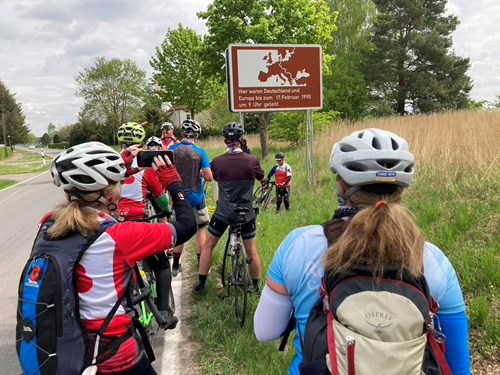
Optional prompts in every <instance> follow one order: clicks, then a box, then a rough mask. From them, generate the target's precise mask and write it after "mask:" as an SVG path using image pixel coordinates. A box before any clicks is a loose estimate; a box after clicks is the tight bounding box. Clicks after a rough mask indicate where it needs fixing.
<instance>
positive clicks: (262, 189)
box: [253, 181, 276, 210]
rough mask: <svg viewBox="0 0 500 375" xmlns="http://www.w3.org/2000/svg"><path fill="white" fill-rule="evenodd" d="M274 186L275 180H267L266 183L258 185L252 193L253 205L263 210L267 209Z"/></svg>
mask: <svg viewBox="0 0 500 375" xmlns="http://www.w3.org/2000/svg"><path fill="white" fill-rule="evenodd" d="M275 186H276V181H269V182H268V183H267V184H266V185H261V186H259V187H258V188H257V190H255V193H254V195H253V199H254V204H255V206H257V207H262V209H264V210H265V209H267V208H268V207H269V204H270V203H271V199H272V194H273V191H274V187H275Z"/></svg>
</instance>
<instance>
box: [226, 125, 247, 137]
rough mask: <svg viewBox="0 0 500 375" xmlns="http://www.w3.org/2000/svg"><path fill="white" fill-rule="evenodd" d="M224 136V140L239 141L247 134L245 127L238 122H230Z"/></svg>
mask: <svg viewBox="0 0 500 375" xmlns="http://www.w3.org/2000/svg"><path fill="white" fill-rule="evenodd" d="M223 134H224V138H226V139H228V140H231V141H238V140H240V139H241V137H243V135H244V134H245V129H243V126H242V125H241V124H240V123H238V122H230V123H228V124H226V125H224V130H223Z"/></svg>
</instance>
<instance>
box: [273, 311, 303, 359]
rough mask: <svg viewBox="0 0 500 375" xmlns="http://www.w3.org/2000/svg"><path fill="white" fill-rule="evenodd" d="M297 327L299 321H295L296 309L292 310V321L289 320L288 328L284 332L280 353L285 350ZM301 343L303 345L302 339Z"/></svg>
mask: <svg viewBox="0 0 500 375" xmlns="http://www.w3.org/2000/svg"><path fill="white" fill-rule="evenodd" d="M296 326H297V319H295V309H292V313H291V315H290V319H289V320H288V323H287V325H286V328H285V330H284V331H283V334H282V335H281V336H282V339H281V343H280V346H279V348H278V350H279V351H280V352H282V351H284V350H285V346H286V344H287V342H288V338H289V337H290V333H291V332H292V331H293V330H294V329H295V327H296ZM299 335H300V331H299ZM300 342H301V343H302V338H301V340H300Z"/></svg>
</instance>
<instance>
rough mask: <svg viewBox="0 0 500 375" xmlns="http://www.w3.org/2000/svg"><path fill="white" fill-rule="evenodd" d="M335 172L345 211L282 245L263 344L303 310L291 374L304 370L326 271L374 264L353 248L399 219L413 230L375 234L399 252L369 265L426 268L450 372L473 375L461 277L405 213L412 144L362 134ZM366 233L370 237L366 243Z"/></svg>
mask: <svg viewBox="0 0 500 375" xmlns="http://www.w3.org/2000/svg"><path fill="white" fill-rule="evenodd" d="M330 169H331V170H332V172H333V173H334V174H335V175H336V177H337V185H338V199H339V204H340V207H339V208H338V209H337V210H336V212H335V214H334V216H333V219H332V220H331V221H329V222H327V223H325V224H324V225H323V226H322V225H311V226H306V227H302V228H298V229H295V230H294V231H292V232H291V233H289V234H288V236H287V237H286V238H285V240H284V241H283V242H282V243H281V245H280V247H279V249H278V251H277V253H276V255H275V257H274V259H273V262H272V264H271V267H270V269H269V274H268V278H267V284H266V286H265V288H264V290H263V292H262V295H261V298H260V301H259V305H258V307H257V310H256V312H255V317H254V330H255V335H256V337H257V339H258V340H259V341H273V340H276V339H278V338H279V337H280V336H281V334H282V333H283V332H284V330H285V327H286V326H287V323H288V321H289V317H290V314H291V313H292V311H293V309H295V310H294V316H295V318H296V321H297V326H296V333H297V334H296V335H295V348H296V351H297V354H296V356H295V358H294V360H293V362H292V364H291V367H290V374H299V373H300V372H299V364H300V363H301V362H302V359H303V354H302V353H303V347H302V343H301V339H300V338H301V337H305V336H304V334H305V326H306V321H307V318H308V316H309V313H310V311H311V309H312V308H313V306H314V305H315V303H316V302H317V301H318V299H319V290H320V289H321V279H322V276H323V275H324V272H325V267H326V271H328V272H331V270H333V269H338V268H337V267H339V266H341V267H346V266H347V267H348V266H349V265H350V264H351V263H352V262H362V261H366V262H368V259H365V258H361V259H358V258H356V259H355V258H354V255H353V247H355V246H356V245H360V244H362V243H370V239H371V238H372V237H371V235H372V234H373V233H372V232H369V230H368V229H367V227H369V226H370V225H369V224H373V223H374V222H376V221H374V220H375V219H377V220H380V221H383V220H385V221H387V218H388V217H389V215H395V219H398V218H400V219H403V218H405V222H410V223H411V224H410V225H408V229H410V230H408V231H404V233H401V234H398V233H396V234H395V233H394V231H397V230H398V228H401V227H395V228H392V229H391V233H388V232H385V233H378V232H377V228H379V227H378V226H376V227H375V228H374V229H373V231H375V232H376V234H377V235H378V236H380V237H382V238H389V237H390V238H395V237H396V238H397V239H398V241H399V244H398V246H395V247H394V248H393V249H391V251H392V252H391V251H384V252H381V251H380V249H377V250H378V252H377V251H375V252H374V253H371V252H370V261H369V264H375V265H377V266H380V265H384V264H387V263H388V262H389V261H388V260H387V259H388V257H389V259H392V258H390V257H391V256H394V254H396V253H398V252H400V253H402V252H404V251H405V252H404V254H402V255H401V254H398V255H400V256H402V257H403V259H404V260H405V261H406V262H407V264H405V263H403V266H405V267H406V265H409V269H414V270H418V271H419V272H420V273H421V272H422V271H421V270H422V268H423V274H424V276H425V278H426V280H427V283H428V285H429V289H430V292H431V294H432V296H433V297H434V298H435V299H436V300H437V302H438V303H439V305H440V310H439V313H438V318H439V321H440V324H441V327H442V331H443V333H444V335H445V336H446V337H447V340H446V346H447V351H446V359H447V361H448V364H449V365H450V367H451V370H452V373H453V374H454V375H465V374H467V375H469V374H470V373H471V364H470V356H469V341H468V318H467V315H466V309H465V303H464V298H463V294H462V290H461V287H460V284H459V281H458V277H457V274H456V272H455V270H454V268H453V266H452V264H451V263H450V261H449V260H448V258H447V257H446V256H445V255H444V254H443V252H442V251H441V250H440V249H439V248H437V247H436V246H435V245H433V244H431V243H429V242H425V241H424V239H423V236H422V234H421V232H420V230H419V228H418V227H417V226H416V224H415V223H413V222H412V220H411V218H409V215H408V214H406V213H403V212H404V211H403V210H401V209H400V208H401V207H400V206H401V205H400V204H401V199H402V195H403V191H404V189H405V188H406V187H408V186H409V185H410V184H411V183H412V182H413V179H414V174H415V157H414V155H413V154H412V153H411V152H410V150H409V147H408V144H407V142H406V141H405V140H404V139H403V138H401V137H399V136H397V135H396V134H393V133H391V132H388V131H385V130H380V129H365V130H362V131H356V132H354V133H352V134H351V135H349V136H347V137H345V138H343V139H342V140H341V141H340V142H338V143H336V144H335V145H334V147H333V151H332V155H331V157H330ZM380 202H383V203H380ZM380 206H384V209H379V208H378V207H380ZM364 210H366V211H364ZM360 211H363V212H364V213H363V215H359V216H356V215H357V213H358V212H360ZM398 215H399V216H398ZM353 218H354V219H353ZM364 218H366V221H365V222H364V221H363V220H364ZM351 223H352V224H353V225H354V224H355V225H356V226H355V227H353V228H356V229H359V228H361V229H362V230H359V231H356V233H353V230H349V227H350V225H351ZM371 227H373V225H371ZM365 229H366V230H365ZM380 230H381V229H380ZM363 233H369V234H367V235H365V236H363ZM368 236H370V237H368ZM346 241H350V244H351V246H342V245H343V244H345V243H346ZM363 241H365V242H363ZM381 242H383V241H379V242H376V243H375V244H373V241H372V243H371V244H372V246H379V247H382V245H381V244H380V243H381ZM416 244H418V245H417V246H416ZM420 244H423V245H420ZM361 247H362V246H361ZM400 249H403V250H400ZM357 254H359V253H357ZM364 254H367V252H365V253H364ZM378 254H383V255H381V256H379V255H378ZM372 258H373V259H372ZM384 261H385V262H387V263H384Z"/></svg>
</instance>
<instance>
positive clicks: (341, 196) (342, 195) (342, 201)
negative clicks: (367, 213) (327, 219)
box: [337, 183, 359, 206]
mask: <svg viewBox="0 0 500 375" xmlns="http://www.w3.org/2000/svg"><path fill="white" fill-rule="evenodd" d="M358 190H359V186H352V187H350V188H349V189H347V191H346V192H344V189H342V186H340V183H339V184H338V185H337V199H338V202H339V206H345V205H346V204H347V201H348V200H349V198H351V197H352V195H353V194H354V193H356V192H358Z"/></svg>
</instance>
